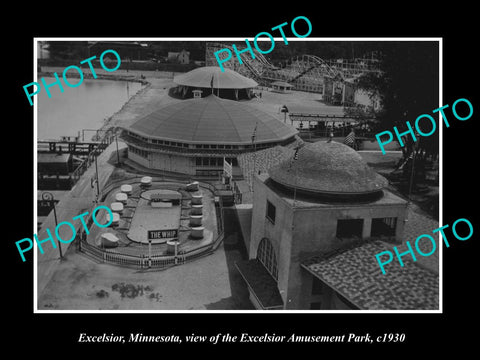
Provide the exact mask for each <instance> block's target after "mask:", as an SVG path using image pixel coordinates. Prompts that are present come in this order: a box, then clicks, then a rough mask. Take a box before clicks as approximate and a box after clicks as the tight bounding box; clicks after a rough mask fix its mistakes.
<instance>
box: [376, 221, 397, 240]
mask: <svg viewBox="0 0 480 360" xmlns="http://www.w3.org/2000/svg"><path fill="white" fill-rule="evenodd" d="M396 228H397V218H396V217H389V218H375V219H372V233H371V236H395V230H396Z"/></svg>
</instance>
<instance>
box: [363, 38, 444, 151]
mask: <svg viewBox="0 0 480 360" xmlns="http://www.w3.org/2000/svg"><path fill="white" fill-rule="evenodd" d="M378 48H379V50H380V64H379V67H380V71H379V72H370V73H365V74H364V75H362V76H360V77H359V78H358V80H357V83H356V85H357V86H358V87H359V88H361V89H364V90H366V91H368V92H371V93H376V94H378V95H379V97H380V100H381V105H382V108H381V110H380V111H378V112H376V114H375V115H376V119H377V120H378V121H377V123H376V126H375V128H374V131H375V133H378V132H381V131H385V130H388V131H391V132H392V133H393V126H396V127H397V128H398V131H399V132H400V133H402V132H404V131H406V130H408V128H407V126H406V121H409V122H410V124H411V125H412V127H413V126H414V123H415V119H416V118H417V117H418V116H419V115H421V114H431V112H432V110H434V109H436V108H437V107H438V98H439V96H438V93H439V88H438V83H439V67H438V60H439V59H438V43H437V42H428V41H392V42H382V43H380V44H379V46H378ZM437 127H438V126H437ZM422 130H424V132H426V133H428V132H429V131H430V130H431V128H428V129H427V127H426V126H425V128H423V127H422ZM438 133H439V132H438V130H437V131H436V132H435V133H434V134H432V135H431V136H429V137H417V142H418V144H415V142H414V141H413V139H412V137H411V136H410V135H407V136H404V137H403V142H404V143H405V146H403V147H402V151H403V155H404V158H406V157H408V156H409V155H410V152H411V151H413V149H416V155H417V156H420V157H427V156H428V155H434V156H435V155H437V154H438V144H439V143H438ZM414 145H416V146H414Z"/></svg>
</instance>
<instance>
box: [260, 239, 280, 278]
mask: <svg viewBox="0 0 480 360" xmlns="http://www.w3.org/2000/svg"><path fill="white" fill-rule="evenodd" d="M257 259H258V260H259V261H260V262H261V263H262V264H263V266H265V269H267V271H268V272H269V273H270V275H272V276H273V278H274V279H275V280H278V267H277V257H276V255H275V249H274V248H273V245H272V243H271V241H270V240H269V239H267V238H263V239H262V240H261V241H260V244H259V245H258V250H257Z"/></svg>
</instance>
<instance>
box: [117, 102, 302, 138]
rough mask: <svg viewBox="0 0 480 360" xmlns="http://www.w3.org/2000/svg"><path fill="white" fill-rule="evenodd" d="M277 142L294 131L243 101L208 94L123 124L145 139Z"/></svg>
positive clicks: (167, 106) (291, 135)
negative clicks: (253, 139) (131, 122)
mask: <svg viewBox="0 0 480 360" xmlns="http://www.w3.org/2000/svg"><path fill="white" fill-rule="evenodd" d="M255 127H256V131H255V143H267V142H281V141H284V140H287V139H289V138H292V137H293V136H294V135H296V134H297V131H296V130H295V129H294V128H293V127H290V126H287V125H285V124H284V123H282V122H281V121H279V120H277V119H276V118H275V117H274V116H272V115H270V114H268V113H266V112H264V111H262V110H259V109H257V108H255V107H253V106H250V105H248V104H246V103H244V102H238V101H233V100H226V99H221V98H219V97H217V96H215V95H209V96H207V97H205V98H200V99H188V100H183V101H180V102H176V103H173V104H169V105H166V106H164V107H162V108H160V109H158V110H156V111H154V112H152V113H151V114H148V115H147V116H144V117H142V118H140V119H139V120H137V121H136V122H135V123H133V124H132V125H131V126H129V127H126V129H127V130H129V131H132V132H134V133H136V134H138V135H141V136H145V137H147V138H153V139H161V140H173V141H183V142H186V143H200V144H202V143H203V144H238V145H242V144H251V143H252V135H253V132H254V129H255Z"/></svg>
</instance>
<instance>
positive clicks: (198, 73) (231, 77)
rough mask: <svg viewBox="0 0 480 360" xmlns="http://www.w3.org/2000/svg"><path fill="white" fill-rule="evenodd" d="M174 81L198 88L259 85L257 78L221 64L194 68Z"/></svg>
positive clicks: (242, 87)
mask: <svg viewBox="0 0 480 360" xmlns="http://www.w3.org/2000/svg"><path fill="white" fill-rule="evenodd" d="M173 82H174V83H176V84H178V85H183V86H190V87H196V88H209V89H210V88H212V87H213V88H214V89H248V88H254V87H255V86H257V85H258V83H257V82H256V81H255V80H252V79H250V78H247V77H245V76H243V75H240V74H239V73H237V72H236V71H233V70H230V69H225V71H222V70H221V69H220V67H219V66H205V67H200V68H196V69H193V70H192V71H189V72H187V73H185V74H180V75H177V76H175V77H174V78H173Z"/></svg>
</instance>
